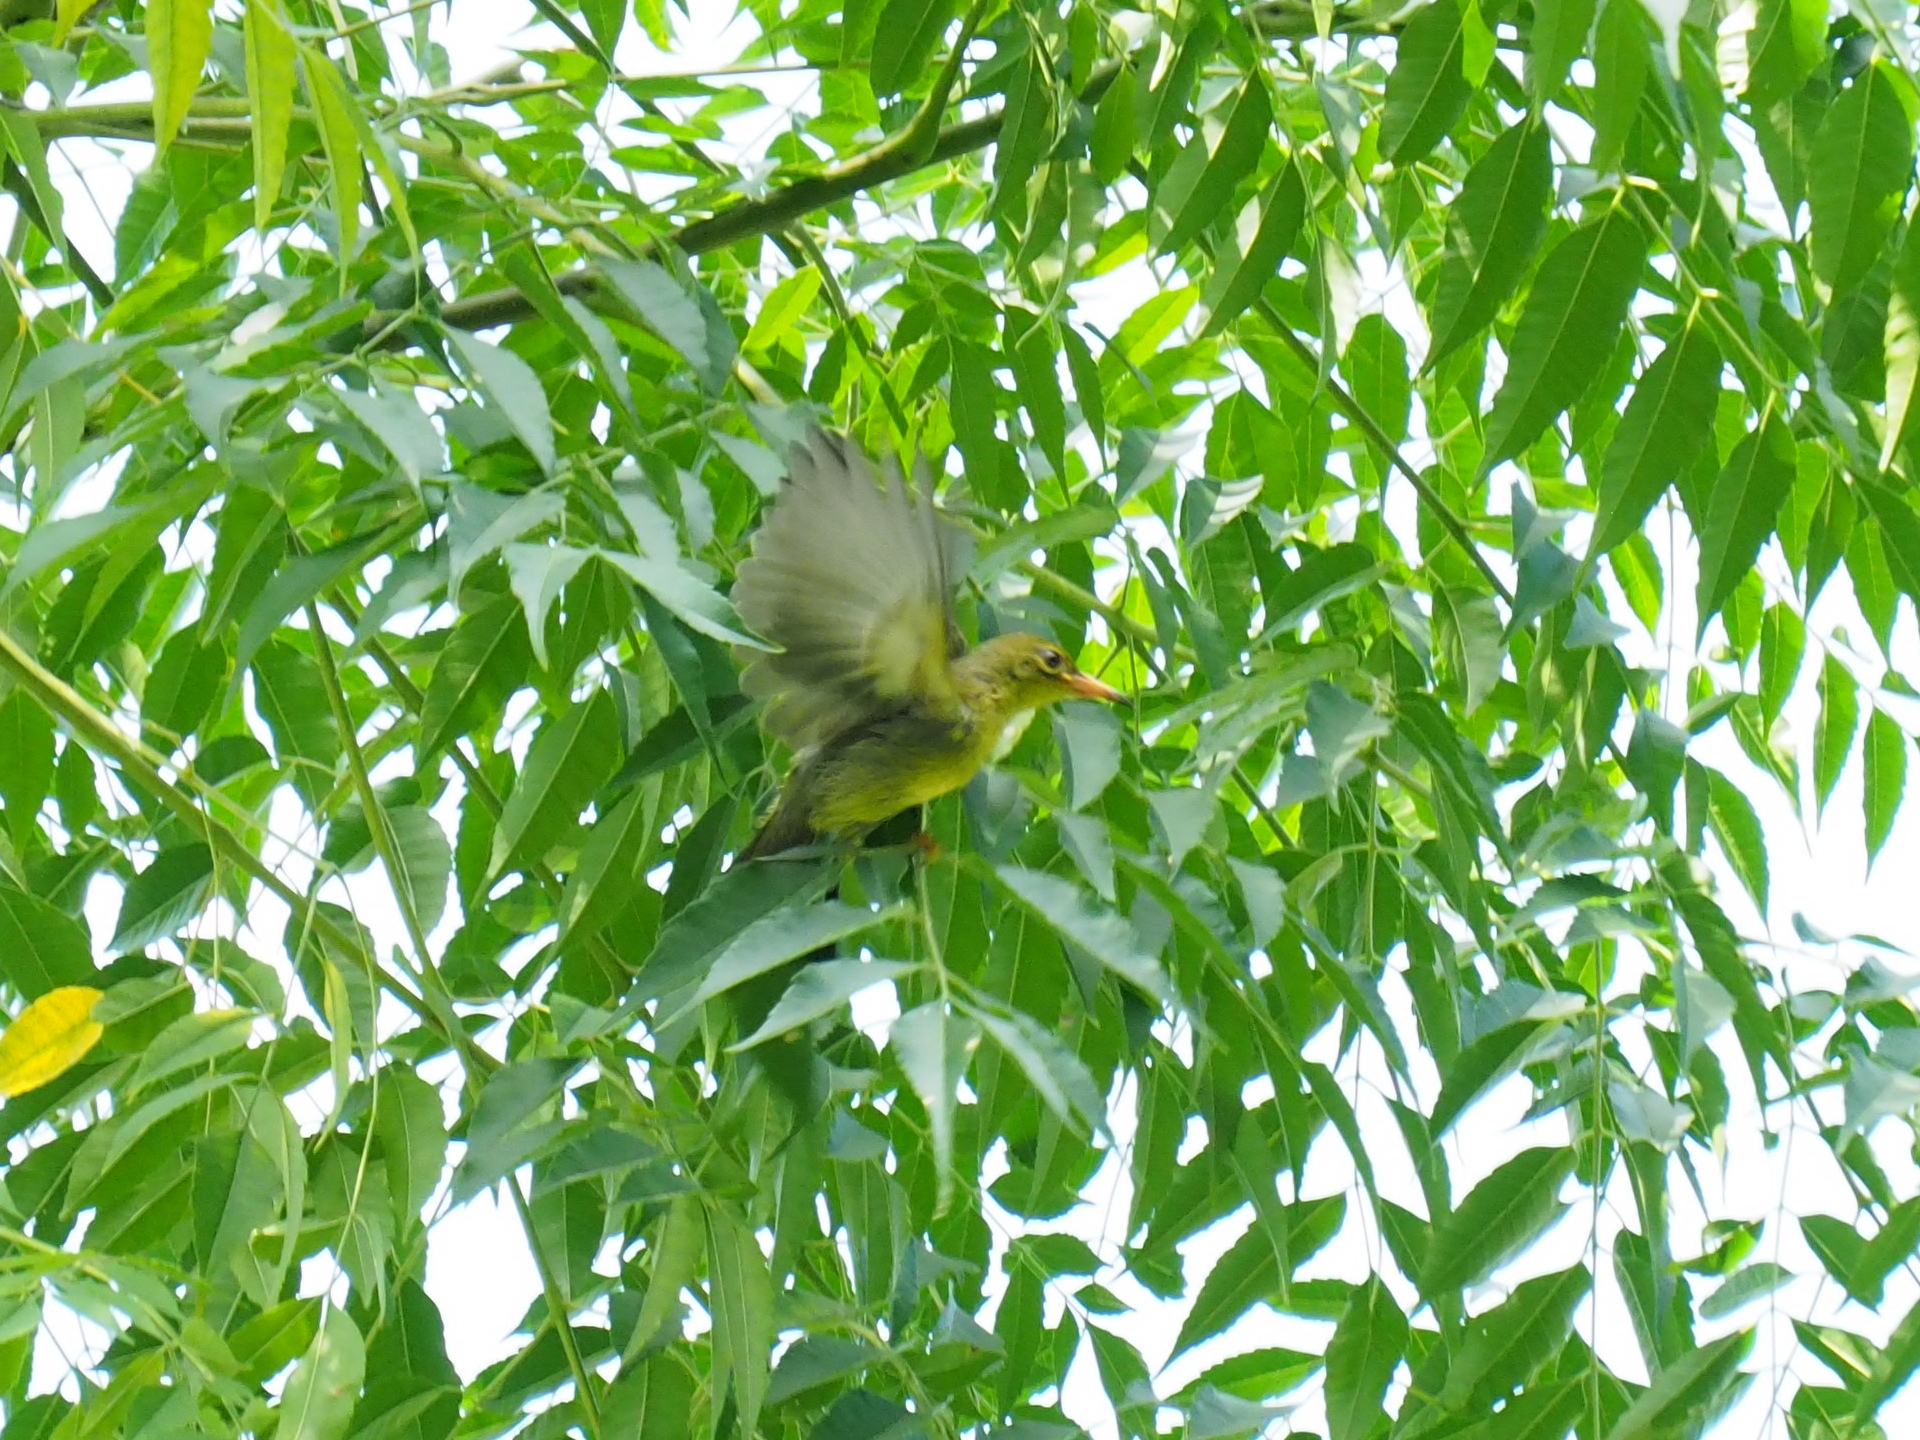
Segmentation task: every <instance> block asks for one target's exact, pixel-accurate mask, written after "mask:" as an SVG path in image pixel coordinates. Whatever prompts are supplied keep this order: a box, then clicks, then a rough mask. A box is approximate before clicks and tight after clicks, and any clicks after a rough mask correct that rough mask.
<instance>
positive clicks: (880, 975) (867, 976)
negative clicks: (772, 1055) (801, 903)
mask: <svg viewBox="0 0 1920 1440" xmlns="http://www.w3.org/2000/svg"><path fill="white" fill-rule="evenodd" d="M919 968H920V967H919V965H917V964H915V963H913V962H911V961H906V960H816V961H814V962H813V963H812V964H811V965H808V966H807V967H806V968H805V969H803V970H802V971H801V972H800V973H799V974H798V975H796V976H794V977H793V983H792V984H790V985H788V986H787V989H786V993H785V994H783V995H782V996H781V997H780V999H779V1000H778V1002H776V1003H775V1005H774V1007H773V1009H771V1010H769V1011H768V1012H767V1018H766V1019H765V1020H763V1021H762V1022H761V1023H760V1028H759V1029H757V1030H755V1031H754V1032H753V1033H752V1034H751V1035H749V1036H747V1037H746V1038H745V1039H744V1040H738V1041H735V1042H734V1043H733V1044H732V1045H730V1046H728V1047H727V1049H728V1053H730V1054H731V1053H737V1052H739V1051H741V1050H751V1049H752V1048H753V1047H754V1046H756V1045H758V1044H761V1043H762V1042H763V1041H767V1040H771V1039H773V1038H775V1037H776V1036H779V1035H785V1034H786V1033H787V1032H788V1031H790V1030H798V1029H800V1028H801V1027H802V1026H805V1025H810V1024H812V1023H813V1022H814V1021H815V1020H818V1019H820V1018H821V1017H822V1016H823V1015H831V1014H833V1013H835V1012H836V1011H838V1010H839V1009H840V1007H841V1006H843V1005H845V1004H846V1003H847V1002H848V1001H850V1000H852V999H853V997H854V996H856V995H858V994H859V993H860V992H861V991H863V990H867V989H870V988H872V987H873V986H875V985H879V984H882V983H884V982H886V981H888V980H892V979H895V978H896V977H898V976H901V975H910V974H912V973H913V972H914V971H916V970H918V969H919Z"/></svg>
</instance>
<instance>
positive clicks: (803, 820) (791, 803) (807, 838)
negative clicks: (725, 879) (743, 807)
mask: <svg viewBox="0 0 1920 1440" xmlns="http://www.w3.org/2000/svg"><path fill="white" fill-rule="evenodd" d="M799 788H800V787H799V786H797V785H787V786H785V787H784V788H783V789H782V790H781V792H780V798H779V800H777V801H776V802H775V803H774V807H773V812H772V813H771V814H770V815H768V816H767V818H766V819H765V820H764V821H762V822H761V825H760V828H759V829H758V830H757V831H755V832H754V836H753V838H752V839H751V840H749V841H748V842H747V843H746V844H745V845H744V846H743V847H742V848H741V850H740V853H739V854H738V855H736V856H734V857H733V863H734V864H736V865H738V864H741V863H743V862H745V861H748V860H762V859H765V858H766V857H767V856H769V855H778V854H779V853H780V852H781V851H783V850H792V849H795V848H796V847H798V846H801V845H813V844H816V843H818V842H819V839H820V837H819V835H817V834H815V833H814V829H813V826H812V825H810V824H809V823H808V822H807V816H806V810H805V808H804V807H803V806H802V805H801V804H800V803H799V796H798V795H797V794H796V792H797V791H798V790H799Z"/></svg>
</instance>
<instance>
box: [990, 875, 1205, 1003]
mask: <svg viewBox="0 0 1920 1440" xmlns="http://www.w3.org/2000/svg"><path fill="white" fill-rule="evenodd" d="M993 873H994V876H995V878H997V879H998V880H999V882H1000V884H1001V885H1002V886H1003V887H1004V888H1005V889H1006V890H1007V892H1008V893H1009V894H1011V895H1012V896H1013V897H1014V898H1015V899H1016V900H1018V901H1019V902H1020V903H1021V904H1022V905H1024V906H1026V907H1027V908H1028V909H1029V910H1031V911H1032V912H1033V913H1034V914H1035V915H1036V916H1038V917H1039V918H1040V919H1041V920H1043V921H1044V922H1046V924H1047V925H1048V926H1050V927H1051V928H1052V929H1053V930H1054V932H1055V933H1056V934H1058V935H1059V936H1060V938H1061V939H1063V940H1066V941H1068V942H1070V943H1071V944H1073V945H1074V946H1076V947H1078V948H1079V949H1080V950H1082V951H1084V952H1085V953H1086V954H1088V955H1090V956H1092V957H1093V958H1094V959H1095V960H1097V961H1099V962H1100V963H1101V964H1102V965H1104V966H1106V967H1107V969H1109V970H1111V971H1113V972H1114V974H1116V975H1118V976H1120V978H1121V979H1123V980H1125V981H1127V982H1128V983H1129V984H1132V985H1136V986H1138V987H1139V988H1140V989H1142V990H1144V991H1145V992H1146V993H1147V994H1148V995H1150V996H1152V997H1153V998H1154V999H1156V1000H1159V1001H1161V1002H1162V1003H1166V1004H1171V1003H1172V1002H1173V989H1172V987H1171V985H1170V984H1169V983H1168V981H1167V977H1166V974H1165V972H1164V971H1162V970H1161V968H1160V962H1159V961H1158V960H1156V959H1155V958H1154V957H1153V956H1152V955H1150V954H1148V953H1147V951H1146V950H1144V949H1143V948H1142V947H1141V945H1140V942H1139V937H1138V933H1137V932H1136V931H1135V930H1134V929H1133V927H1131V926H1129V925H1128V924H1127V922H1126V921H1125V920H1123V919H1121V918H1120V916H1118V915H1116V914H1114V912H1113V911H1111V910H1108V909H1105V908H1104V907H1102V906H1100V905H1097V904H1095V903H1094V901H1093V899H1092V898H1091V897H1090V896H1088V895H1087V894H1086V893H1085V892H1084V891H1082V890H1081V889H1080V887H1079V886H1077V885H1075V884H1074V883H1073V882H1072V881H1071V880H1062V879H1061V878H1060V877H1059V876H1057V875H1048V874H1046V873H1044V872H1042V871H1039V870H1028V869H1025V868H1023V867H1021V866H1018V865H1002V866H1000V867H998V868H997V869H996V870H995V871H994V872H993Z"/></svg>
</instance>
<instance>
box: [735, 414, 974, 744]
mask: <svg viewBox="0 0 1920 1440" xmlns="http://www.w3.org/2000/svg"><path fill="white" fill-rule="evenodd" d="M915 478H916V480H918V481H919V483H918V484H917V485H914V486H909V485H908V484H907V483H906V481H905V479H904V478H903V477H902V476H901V473H900V467H899V466H898V465H897V464H893V463H889V464H888V466H887V468H886V475H885V477H884V479H883V478H882V477H881V476H879V475H877V474H876V473H875V472H874V467H873V463H872V462H871V461H870V460H868V459H867V457H866V456H864V455H862V454H861V453H860V451H859V450H858V449H857V448H856V447H855V446H854V445H853V444H852V443H851V442H850V441H848V440H846V439H845V438H843V437H840V436H835V435H829V434H827V433H826V432H825V431H822V430H815V431H814V432H813V433H812V434H811V435H810V436H809V437H808V440H807V443H806V444H804V445H797V446H795V447H794V450H793V454H792V457H791V461H790V465H789V475H788V480H787V483H786V485H785V487H784V488H783V489H782V490H781V492H780V495H779V498H778V499H776V500H775V501H774V504H773V508H772V510H771V511H770V512H769V513H768V515H767V517H766V518H765V520H763V521H762V522H761V525H760V528H759V530H758V531H757V532H756V533H755V535H754V538H753V549H752V554H751V555H750V556H749V557H748V558H747V559H746V560H744V561H742V562H741V565H740V569H739V572H738V574H737V575H736V576H735V578H734V583H733V604H734V608H735V609H736V610H737V611H738V612H739V614H740V618H741V619H742V620H744V621H746V622H747V624H748V625H749V626H750V627H751V628H752V629H753V630H754V631H755V632H756V633H757V634H759V635H761V636H763V637H764V638H766V639H768V640H771V641H772V642H773V643H774V644H776V645H778V646H779V647H780V649H779V651H778V653H774V654H768V653H765V652H759V651H755V652H749V653H748V654H747V655H744V656H743V657H742V658H743V659H745V660H746V662H747V664H746V670H745V672H744V674H743V676H742V685H743V687H744V688H745V690H746V692H747V694H749V695H751V696H754V697H755V698H757V699H764V700H765V701H766V702H767V709H766V716H765V723H766V726H767V729H768V730H770V731H771V732H773V733H774V734H775V735H777V736H779V737H780V738H781V739H783V740H785V741H786V742H787V743H788V744H789V745H791V746H793V747H794V748H795V749H804V748H806V747H808V746H810V745H817V744H819V743H820V742H821V741H823V740H826V739H827V738H829V737H830V736H832V735H833V734H835V733H837V732H838V731H840V730H843V729H846V728H847V727H848V726H850V725H854V724H858V723H859V722H861V721H862V720H865V719H868V718H870V717H871V716H873V715H876V714H879V713H882V712H884V711H888V710H893V709H897V708H898V707H899V706H900V705H901V704H902V703H903V702H906V701H909V700H911V701H914V702H917V703H918V704H919V705H922V706H924V707H925V708H926V709H927V710H928V711H929V712H930V713H932V714H936V715H939V714H947V713H953V714H955V715H956V716H957V715H958V712H959V702H958V700H957V698H956V696H955V693H954V688H953V673H952V668H951V662H952V660H953V658H954V657H955V656H956V655H958V654H959V653H960V651H961V649H962V648H964V642H963V641H962V640H961V639H960V634H959V631H958V629H957V628H956V627H955V625H954V621H953V586H954V582H955V580H956V579H957V578H958V577H959V576H960V575H961V574H962V573H964V571H965V568H966V564H967V559H966V556H967V549H968V541H967V537H966V535H965V533H964V532H962V531H961V530H959V529H958V528H956V527H955V526H954V525H952V524H951V523H949V522H947V521H945V520H942V519H941V518H940V516H939V515H938V513H937V512H936V511H935V510H934V507H933V494H932V490H933V487H932V484H931V482H930V481H929V480H928V478H927V477H926V476H925V474H924V473H922V474H919V475H917V476H916V477H915Z"/></svg>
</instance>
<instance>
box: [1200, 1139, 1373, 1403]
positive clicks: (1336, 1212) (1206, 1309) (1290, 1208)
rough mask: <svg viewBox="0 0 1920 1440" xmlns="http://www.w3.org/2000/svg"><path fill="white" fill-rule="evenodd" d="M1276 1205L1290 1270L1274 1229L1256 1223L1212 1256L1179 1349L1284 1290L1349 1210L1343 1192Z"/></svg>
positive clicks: (1229, 1323) (1324, 1243)
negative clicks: (1281, 1219) (1226, 1247)
mask: <svg viewBox="0 0 1920 1440" xmlns="http://www.w3.org/2000/svg"><path fill="white" fill-rule="evenodd" d="M1262 1178H1263V1177H1256V1178H1255V1183H1262ZM1266 1183H1271V1182H1266ZM1275 1208H1276V1209H1277V1210H1278V1211H1279V1212H1280V1215H1281V1216H1282V1217H1283V1220H1284V1224H1285V1228H1286V1244H1285V1261H1284V1263H1285V1264H1286V1265H1287V1267H1288V1270H1287V1273H1286V1274H1284V1275H1283V1274H1282V1273H1281V1265H1282V1256H1281V1252H1280V1250H1279V1249H1278V1248H1276V1243H1277V1242H1276V1238H1275V1236H1274V1234H1273V1233H1272V1231H1271V1230H1270V1229H1269V1228H1268V1227H1267V1226H1265V1225H1263V1224H1258V1223H1256V1224H1255V1225H1254V1226H1253V1227H1252V1228H1251V1229H1249V1230H1247V1231H1246V1232H1245V1233H1244V1234H1243V1235H1241V1237H1240V1238H1239V1239H1238V1240H1236V1241H1234V1243H1233V1244H1232V1245H1231V1246H1230V1247H1228V1249H1227V1252H1226V1253H1225V1254H1224V1255H1222V1256H1221V1257H1220V1258H1219V1259H1218V1260H1216V1261H1214V1262H1213V1268H1212V1269H1211V1270H1209V1271H1208V1272H1207V1278H1206V1280H1205V1281H1203V1282H1202V1284H1201V1286H1200V1293H1199V1294H1198V1295H1196V1296H1195V1297H1194V1301H1193V1306H1192V1308H1191V1309H1189V1310H1188V1311H1187V1316H1186V1319H1185V1320H1183V1321H1182V1322H1181V1324H1180V1334H1179V1335H1178V1337H1176V1338H1175V1340H1174V1342H1173V1352H1172V1353H1173V1354H1174V1355H1181V1354H1184V1353H1185V1352H1186V1351H1187V1349H1188V1348H1189V1347H1191V1346H1193V1345H1197V1344H1199V1343H1200V1342H1201V1341H1202V1340H1205V1339H1207V1338H1209V1337H1210V1336H1215V1335H1218V1334H1220V1333H1221V1332H1222V1331H1224V1330H1226V1329H1227V1328H1228V1327H1229V1326H1230V1325H1232V1324H1233V1323H1234V1322H1235V1321H1237V1320H1238V1319H1239V1318H1240V1317H1241V1316H1242V1315H1244V1314H1246V1313H1247V1311H1248V1310H1249V1309H1250V1308H1251V1307H1252V1306H1254V1305H1255V1304H1257V1303H1259V1302H1260V1301H1262V1300H1266V1299H1268V1298H1270V1297H1271V1296H1272V1295H1274V1294H1275V1293H1276V1292H1277V1291H1280V1290H1282V1289H1283V1287H1284V1286H1285V1285H1286V1283H1287V1282H1288V1281H1289V1280H1291V1278H1292V1270H1293V1269H1295V1268H1297V1267H1298V1266H1300V1265H1302V1264H1304V1263H1305V1262H1306V1260H1307V1259H1308V1258H1309V1257H1310V1256H1312V1255H1313V1254H1314V1253H1315V1252H1316V1251H1318V1250H1320V1249H1321V1248H1322V1247H1324V1246H1325V1245H1326V1243H1327V1242H1328V1241H1329V1240H1331V1239H1332V1238H1333V1235H1334V1232H1335V1231H1336V1230H1338V1229H1339V1228H1340V1221H1341V1218H1342V1217H1343V1215H1344V1214H1345V1211H1346V1205H1345V1202H1344V1200H1342V1199H1341V1198H1340V1197H1338V1196H1330V1197H1327V1198H1324V1199H1320V1200H1308V1201H1304V1202H1299V1203H1296V1204H1293V1205H1286V1206H1276V1207H1275ZM1216 1383H1218V1382H1216Z"/></svg>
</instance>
